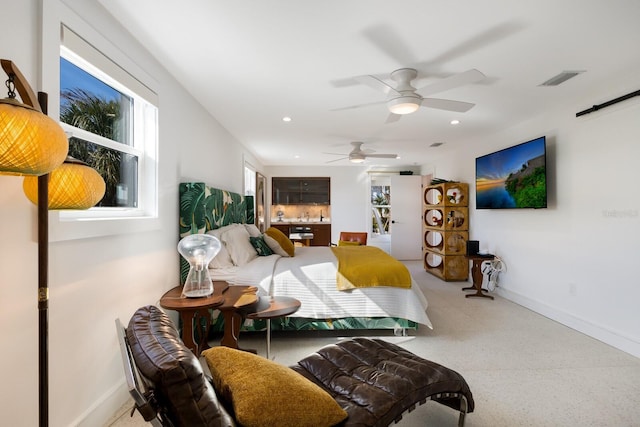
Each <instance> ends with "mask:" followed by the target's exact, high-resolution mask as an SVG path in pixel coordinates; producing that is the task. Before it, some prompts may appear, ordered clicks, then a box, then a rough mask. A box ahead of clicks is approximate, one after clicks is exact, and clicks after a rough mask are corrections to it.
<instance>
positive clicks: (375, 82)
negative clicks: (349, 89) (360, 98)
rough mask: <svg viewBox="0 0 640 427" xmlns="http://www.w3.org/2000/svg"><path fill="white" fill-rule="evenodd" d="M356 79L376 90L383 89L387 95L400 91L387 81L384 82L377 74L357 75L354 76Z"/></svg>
mask: <svg viewBox="0 0 640 427" xmlns="http://www.w3.org/2000/svg"><path fill="white" fill-rule="evenodd" d="M354 79H355V80H356V81H357V82H358V83H362V84H363V85H367V86H369V87H371V88H373V89H375V90H380V91H382V92H383V93H384V94H385V95H388V94H389V93H390V92H394V93H398V91H396V90H395V88H393V87H392V86H390V85H388V84H386V83H385V82H383V81H382V80H380V79H379V78H377V77H375V76H370V75H366V76H357V77H354Z"/></svg>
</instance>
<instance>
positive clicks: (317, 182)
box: [271, 177, 331, 205]
mask: <svg viewBox="0 0 640 427" xmlns="http://www.w3.org/2000/svg"><path fill="white" fill-rule="evenodd" d="M271 201H272V204H274V205H329V204H331V178H324V177H311V178H300V177H298V178H282V177H273V178H271Z"/></svg>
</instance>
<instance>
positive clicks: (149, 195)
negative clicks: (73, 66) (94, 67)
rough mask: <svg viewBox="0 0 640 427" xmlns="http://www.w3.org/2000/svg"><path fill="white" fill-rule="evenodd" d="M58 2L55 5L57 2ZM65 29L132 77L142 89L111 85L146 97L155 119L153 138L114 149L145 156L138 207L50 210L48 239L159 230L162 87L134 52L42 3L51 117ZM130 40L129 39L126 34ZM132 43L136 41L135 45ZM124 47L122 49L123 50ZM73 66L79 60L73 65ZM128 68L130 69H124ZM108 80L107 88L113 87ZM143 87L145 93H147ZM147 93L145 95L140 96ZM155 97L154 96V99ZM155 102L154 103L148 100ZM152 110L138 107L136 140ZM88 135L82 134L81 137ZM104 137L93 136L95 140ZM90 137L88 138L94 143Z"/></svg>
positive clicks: (61, 7) (56, 110)
mask: <svg viewBox="0 0 640 427" xmlns="http://www.w3.org/2000/svg"><path fill="white" fill-rule="evenodd" d="M56 3H57V4H56ZM63 26H64V27H66V28H67V29H68V30H71V32H73V33H74V34H75V35H77V37H78V38H80V37H81V39H80V40H82V41H83V42H84V43H86V44H87V45H88V46H90V47H91V48H92V49H94V50H95V51H96V52H98V53H99V54H100V55H102V56H103V57H105V58H107V59H108V60H109V61H111V62H112V63H113V64H115V65H116V66H117V67H119V68H120V72H122V73H126V75H128V76H129V78H131V79H133V80H134V81H135V82H137V83H138V85H139V86H137V87H134V88H133V89H134V90H132V88H130V87H128V86H125V85H126V83H125V84H123V83H120V82H119V81H118V80H117V79H116V78H114V79H113V81H115V82H117V83H116V84H114V88H115V89H117V90H121V91H122V88H124V89H125V90H124V91H123V93H126V94H127V95H131V94H133V95H134V97H135V98H142V99H144V100H145V101H146V102H148V103H149V104H150V105H153V106H154V108H153V110H154V111H153V112H151V114H153V115H154V116H153V120H154V123H153V124H152V126H151V128H149V127H146V129H145V131H146V132H148V133H149V135H150V137H149V138H146V140H145V142H144V144H143V146H142V147H140V146H139V145H138V143H137V142H133V144H132V145H128V146H126V145H123V144H119V143H116V144H118V147H116V150H118V151H121V152H127V150H124V149H123V148H124V147H127V149H129V148H134V150H136V151H137V150H140V152H144V154H142V155H138V162H139V164H138V200H139V203H138V206H137V207H104V208H102V207H99V208H92V209H89V210H86V211H79V210H78V211H51V212H50V215H49V240H50V241H61V240H72V239H79V238H90V237H99V236H108V235H115V234H123V233H131V232H144V231H150V230H157V229H159V228H160V220H159V214H158V188H159V180H158V167H159V165H158V151H159V143H160V142H159V116H160V112H159V101H158V98H159V97H158V95H156V94H157V93H158V91H157V90H155V88H157V87H159V85H158V83H157V82H156V80H155V79H154V78H152V77H151V76H150V75H149V74H148V73H147V72H146V71H144V70H143V68H142V67H141V66H140V65H139V64H137V63H136V62H134V61H133V60H132V59H131V58H134V57H136V55H134V53H135V52H124V51H122V50H121V48H119V47H116V45H114V44H113V43H112V42H111V41H110V40H107V39H106V38H105V37H104V36H102V33H101V32H99V31H98V30H97V29H95V28H93V27H92V26H91V25H90V24H89V23H88V22H87V21H86V20H84V19H83V18H81V17H80V16H78V15H77V14H76V13H75V12H74V11H72V10H71V9H69V8H68V7H67V6H66V5H65V4H64V3H62V2H56V1H53V2H42V74H41V87H42V88H44V90H45V91H47V92H48V93H49V106H48V107H49V108H48V110H49V115H50V116H51V117H53V118H59V117H60V57H61V52H62V50H63V49H64V48H63V47H62V45H63V40H62V36H63V31H64V30H63ZM127 37H130V36H127ZM133 42H134V40H133V39H132V43H133ZM125 47H126V46H123V48H125ZM74 63H75V62H74ZM125 70H126V71H125ZM113 81H109V84H111V83H113ZM145 89H146V91H147V92H145ZM140 92H143V93H144V96H143V95H142V94H141V93H140ZM154 97H155V98H154ZM150 98H151V99H150ZM149 110H150V109H149V108H147V109H146V110H145V111H139V109H137V108H134V113H133V114H134V115H133V122H134V123H137V125H135V126H134V130H133V132H134V141H135V139H136V138H138V137H139V132H141V131H142V129H140V124H141V123H142V124H145V119H146V118H145V117H144V116H145V115H146V114H150V111H149ZM61 126H62V127H63V129H65V131H71V133H72V135H73V136H76V137H78V138H82V139H87V138H85V137H84V136H86V134H88V132H86V131H83V130H82V129H77V128H74V127H72V126H69V125H67V124H65V123H61ZM83 135H84V136H83ZM95 138H100V137H98V136H93V137H92V139H93V140H95ZM92 139H88V140H89V141H92ZM103 140H104V141H101V143H103V142H104V145H105V146H109V148H113V147H112V146H111V145H109V144H113V142H110V140H108V139H107V138H103Z"/></svg>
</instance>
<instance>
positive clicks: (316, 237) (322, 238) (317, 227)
mask: <svg viewBox="0 0 640 427" xmlns="http://www.w3.org/2000/svg"><path fill="white" fill-rule="evenodd" d="M271 226H272V227H274V228H277V229H278V230H280V231H282V232H283V233H284V234H285V236H288V235H289V228H291V227H309V228H310V229H311V233H313V239H312V240H311V246H329V245H330V244H331V224H315V223H314V224H308V223H306V224H288V223H287V224H278V223H277V222H276V223H271Z"/></svg>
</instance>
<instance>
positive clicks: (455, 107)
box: [422, 98, 476, 113]
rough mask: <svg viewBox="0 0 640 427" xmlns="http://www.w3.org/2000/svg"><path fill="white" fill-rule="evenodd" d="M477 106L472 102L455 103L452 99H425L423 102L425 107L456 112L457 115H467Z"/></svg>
mask: <svg viewBox="0 0 640 427" xmlns="http://www.w3.org/2000/svg"><path fill="white" fill-rule="evenodd" d="M475 105H476V104H472V103H471V102H462V101H453V100H451V99H438V98H425V99H423V100H422V106H423V107H428V108H436V109H438V110H447V111H455V112H457V113H466V112H467V111H469V110H470V109H472V108H473V107H474V106H475Z"/></svg>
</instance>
